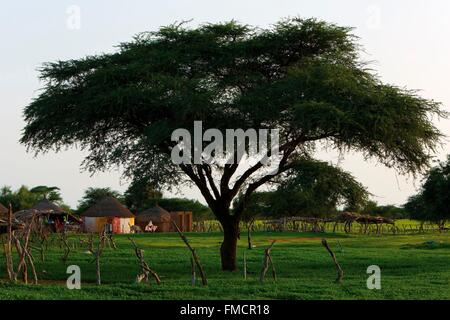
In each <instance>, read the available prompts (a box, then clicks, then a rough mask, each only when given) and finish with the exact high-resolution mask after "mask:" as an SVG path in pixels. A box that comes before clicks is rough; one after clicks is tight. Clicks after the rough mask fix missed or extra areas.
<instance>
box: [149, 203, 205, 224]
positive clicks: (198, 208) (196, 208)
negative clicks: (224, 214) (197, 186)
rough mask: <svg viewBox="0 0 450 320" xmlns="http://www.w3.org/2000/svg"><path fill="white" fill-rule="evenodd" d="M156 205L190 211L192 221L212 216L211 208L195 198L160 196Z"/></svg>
mask: <svg viewBox="0 0 450 320" xmlns="http://www.w3.org/2000/svg"><path fill="white" fill-rule="evenodd" d="M158 205H160V206H161V207H162V208H164V209H166V210H167V211H191V212H192V216H193V219H194V221H205V220H211V219H213V218H214V215H213V214H212V212H211V209H210V208H209V207H207V206H205V205H204V204H202V203H200V202H199V201H196V200H190V199H185V198H161V199H160V200H158Z"/></svg>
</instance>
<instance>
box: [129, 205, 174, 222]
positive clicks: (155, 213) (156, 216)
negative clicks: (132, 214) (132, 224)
mask: <svg viewBox="0 0 450 320" xmlns="http://www.w3.org/2000/svg"><path fill="white" fill-rule="evenodd" d="M149 220H152V221H153V222H157V223H161V222H170V221H171V217H170V213H169V212H168V211H166V210H165V209H163V208H161V207H160V206H158V205H157V206H155V207H153V208H150V209H147V210H145V211H143V212H141V213H139V214H138V215H137V216H136V222H137V221H149Z"/></svg>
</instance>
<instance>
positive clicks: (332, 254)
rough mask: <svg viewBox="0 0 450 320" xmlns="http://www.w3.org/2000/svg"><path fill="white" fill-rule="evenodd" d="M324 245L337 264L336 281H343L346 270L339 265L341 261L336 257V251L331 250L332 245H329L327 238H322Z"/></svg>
mask: <svg viewBox="0 0 450 320" xmlns="http://www.w3.org/2000/svg"><path fill="white" fill-rule="evenodd" d="M322 245H323V246H324V247H325V248H326V249H327V251H328V252H329V253H330V255H331V258H332V259H333V262H334V264H335V266H336V270H337V273H338V275H337V278H336V282H337V283H341V282H342V279H343V278H344V271H343V270H342V268H341V266H340V265H339V262H338V261H337V259H336V255H335V254H334V252H333V251H332V250H331V248H330V246H329V245H328V242H327V240H325V239H322Z"/></svg>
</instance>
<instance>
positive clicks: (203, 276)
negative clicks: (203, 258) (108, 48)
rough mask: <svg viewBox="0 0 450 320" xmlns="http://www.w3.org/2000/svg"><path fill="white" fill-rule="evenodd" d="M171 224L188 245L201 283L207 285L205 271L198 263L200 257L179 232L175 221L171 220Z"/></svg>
mask: <svg viewBox="0 0 450 320" xmlns="http://www.w3.org/2000/svg"><path fill="white" fill-rule="evenodd" d="M172 224H173V225H174V227H175V229H176V230H177V232H178V234H179V235H180V237H181V239H182V240H183V242H184V243H185V244H186V246H187V247H188V249H189V250H190V251H191V253H192V258H193V259H194V261H195V264H196V265H197V268H198V270H199V272H200V276H201V278H202V284H203V285H204V286H207V285H208V280H207V279H206V274H205V271H204V270H203V266H202V265H201V263H200V259H199V257H198V255H197V252H196V251H195V249H194V248H192V246H191V245H190V244H189V240H188V239H187V238H186V236H185V235H184V234H183V232H181V230H180V228H179V227H178V225H177V224H176V223H175V221H172Z"/></svg>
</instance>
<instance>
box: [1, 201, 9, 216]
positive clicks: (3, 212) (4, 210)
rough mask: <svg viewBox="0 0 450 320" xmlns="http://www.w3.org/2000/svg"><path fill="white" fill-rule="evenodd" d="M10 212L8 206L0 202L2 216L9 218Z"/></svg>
mask: <svg viewBox="0 0 450 320" xmlns="http://www.w3.org/2000/svg"><path fill="white" fill-rule="evenodd" d="M8 213H9V212H8V209H6V207H5V206H4V205H2V204H1V203H0V218H2V217H3V218H7V217H8Z"/></svg>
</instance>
